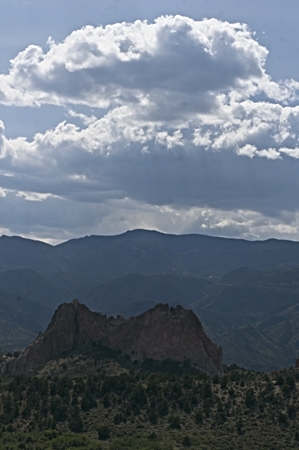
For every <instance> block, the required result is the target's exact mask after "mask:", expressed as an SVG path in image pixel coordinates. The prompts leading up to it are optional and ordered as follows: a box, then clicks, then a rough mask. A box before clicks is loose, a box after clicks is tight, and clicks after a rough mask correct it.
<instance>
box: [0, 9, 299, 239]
mask: <svg viewBox="0 0 299 450" xmlns="http://www.w3.org/2000/svg"><path fill="white" fill-rule="evenodd" d="M267 54H268V51H267V50H266V49H265V48H264V47H262V46H260V45H259V44H258V42H257V41H256V40H255V39H254V36H253V35H252V34H251V32H250V31H249V30H248V28H247V27H246V26H245V25H240V24H229V23H227V22H220V21H217V20H216V19H212V20H204V21H201V22H196V21H194V20H192V19H189V18H184V17H180V16H176V17H161V18H159V19H157V20H156V22H155V23H151V24H149V23H147V22H140V21H139V22H135V23H133V24H125V23H122V24H115V25H111V26H107V27H106V28H103V27H98V28H94V27H85V28H83V29H82V30H78V31H75V32H73V33H72V34H71V35H70V36H68V37H67V38H66V40H65V41H63V42H61V43H55V42H53V41H51V40H49V49H48V51H46V52H45V51H43V50H42V49H41V48H40V47H37V46H30V47H28V48H27V49H25V50H24V51H23V52H21V53H19V55H17V57H16V58H15V59H14V60H13V61H12V62H11V70H10V72H9V73H8V74H6V75H4V74H2V75H0V103H2V104H3V105H6V107H9V105H11V106H12V107H14V108H15V107H21V106H27V107H34V106H35V107H38V106H40V105H56V107H61V108H63V109H64V111H68V118H67V120H66V121H65V122H61V123H59V124H57V126H56V127H54V128H52V129H49V130H48V131H46V132H43V133H38V134H36V135H35V136H34V137H33V138H32V139H30V140H28V139H26V138H22V137H18V138H12V139H8V138H7V137H6V135H5V128H4V125H1V136H0V158H1V160H0V163H1V165H0V187H1V188H0V209H1V217H2V221H1V227H2V228H1V229H2V230H3V231H6V230H8V231H10V232H20V233H23V234H27V235H28V234H30V232H31V234H32V233H33V234H34V235H35V236H40V237H42V238H46V237H48V236H52V237H53V239H63V238H67V237H71V236H72V233H73V234H88V232H103V233H109V232H121V231H124V230H125V229H126V228H134V227H137V226H144V227H151V228H158V229H163V230H164V231H172V232H188V231H200V232H209V233H214V234H217V233H218V234H226V235H232V234H234V235H242V236H245V237H249V238H252V237H267V236H269V235H277V236H279V235H280V236H284V237H285V236H290V237H292V238H294V237H295V236H297V233H298V229H299V222H298V215H297V211H298V203H297V201H296V192H298V188H299V181H298V177H297V170H298V161H297V160H298V159H299V142H298V141H299V121H298V117H299V106H297V103H298V86H299V84H298V82H297V81H294V80H286V81H281V82H280V83H276V82H274V81H272V80H271V77H270V76H269V75H268V74H267V73H266V71H265V61H266V58H267ZM83 107H84V108H85V109H84V111H85V112H84V113H82V108H83ZM80 108H81V110H80ZM89 108H90V109H89ZM86 111H87V112H88V111H90V113H87V114H86ZM66 230H68V231H66Z"/></svg>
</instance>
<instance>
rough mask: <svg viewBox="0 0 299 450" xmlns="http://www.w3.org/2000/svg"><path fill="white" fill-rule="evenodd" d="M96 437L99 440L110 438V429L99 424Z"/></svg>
mask: <svg viewBox="0 0 299 450" xmlns="http://www.w3.org/2000/svg"><path fill="white" fill-rule="evenodd" d="M98 437H99V440H100V441H106V440H107V439H109V438H110V430H109V428H108V427H107V426H106V425H101V426H100V427H99V428H98Z"/></svg>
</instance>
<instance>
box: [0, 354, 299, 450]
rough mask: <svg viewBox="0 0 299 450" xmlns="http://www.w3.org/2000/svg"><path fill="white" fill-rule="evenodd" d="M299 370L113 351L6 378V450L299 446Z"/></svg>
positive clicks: (1, 443)
mask: <svg viewBox="0 0 299 450" xmlns="http://www.w3.org/2000/svg"><path fill="white" fill-rule="evenodd" d="M298 400H299V371H298V370H295V369H289V370H282V371H279V372H273V373H272V374H270V375H266V374H263V373H256V372H253V371H247V370H244V369H241V368H239V367H237V366H230V367H227V368H226V374H225V376H224V377H223V378H221V379H220V378H218V376H216V377H214V378H212V379H211V378H209V377H208V376H207V375H205V374H203V373H199V372H197V371H195V370H194V369H192V368H191V367H190V366H189V365H188V364H187V363H186V364H184V365H183V366H179V365H178V364H176V363H171V362H167V361H165V362H163V363H155V362H154V361H147V362H146V363H144V364H143V365H138V364H134V362H130V361H129V359H127V358H126V357H124V356H121V355H118V354H116V353H114V352H111V351H106V350H105V349H103V348H93V349H92V350H91V351H90V352H89V353H88V352H85V354H84V355H80V354H73V355H71V357H68V358H65V359H61V360H57V361H53V362H52V363H49V364H48V365H47V366H45V367H44V368H43V369H42V370H41V371H40V372H39V373H37V374H35V375H34V376H33V375H32V376H18V377H14V378H10V377H5V376H2V377H1V378H0V448H1V449H2V448H3V449H7V450H9V449H10V450H14V449H32V450H33V449H35V450H38V449H54V450H55V449H56V450H64V449H65V450H66V449H75V448H76V449H78V448H80V449H83V448H84V449H94V450H99V449H103V450H105V449H106V450H122V449H140V450H141V449H142V450H146V449H148V450H151V449H153V450H171V449H173V450H175V449H184V448H186V447H189V448H193V449H202V450H209V449H216V450H218V449H219V450H220V449H221V450H228V449H250V450H251V449H282V448H283V449H296V448H298V445H299V432H298V431H297V430H298V424H299V411H298Z"/></svg>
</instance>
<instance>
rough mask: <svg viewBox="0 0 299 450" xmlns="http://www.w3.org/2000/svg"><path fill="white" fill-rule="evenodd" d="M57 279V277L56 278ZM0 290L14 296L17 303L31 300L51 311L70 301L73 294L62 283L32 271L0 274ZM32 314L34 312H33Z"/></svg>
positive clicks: (8, 271)
mask: <svg viewBox="0 0 299 450" xmlns="http://www.w3.org/2000/svg"><path fill="white" fill-rule="evenodd" d="M57 278H58V279H59V277H58V276H57ZM0 289H3V290H5V291H7V292H11V293H13V294H15V296H16V297H17V298H18V300H19V301H22V300H23V299H27V300H33V301H35V302H37V303H39V304H44V305H45V306H47V307H48V308H49V310H51V311H53V308H54V307H57V306H58V305H59V304H60V303H63V302H66V301H69V300H72V299H73V297H74V293H73V291H72V289H71V287H69V286H65V285H64V284H63V282H59V281H58V280H57V281H52V280H51V279H47V277H46V276H44V275H41V274H40V273H38V272H36V271H34V270H32V269H18V270H7V271H3V272H0ZM33 313H34V311H33Z"/></svg>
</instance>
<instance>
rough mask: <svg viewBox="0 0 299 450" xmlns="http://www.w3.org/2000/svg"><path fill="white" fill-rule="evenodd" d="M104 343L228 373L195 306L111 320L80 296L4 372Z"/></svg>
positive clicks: (139, 355) (22, 370) (140, 356)
mask: <svg viewBox="0 0 299 450" xmlns="http://www.w3.org/2000/svg"><path fill="white" fill-rule="evenodd" d="M100 341H101V343H102V344H103V345H105V346H106V347H108V348H110V349H113V350H120V351H121V352H122V353H124V354H127V355H130V357H131V358H132V359H134V360H138V361H144V360H145V359H146V358H152V359H153V360H157V361H163V360H165V359H170V360H175V361H179V362H183V361H185V360H189V361H190V362H191V363H192V364H194V365H195V366H196V367H197V368H198V369H199V370H202V371H204V372H206V373H208V374H209V375H215V374H219V375H221V374H222V350H221V347H217V346H216V345H215V344H213V343H212V342H211V340H210V339H209V338H208V336H207V335H206V334H205V332H204V330H203V328H202V326H201V323H200V321H199V320H198V318H197V316H196V315H195V314H194V313H193V312H192V311H191V310H185V309H183V308H182V307H181V306H177V307H176V308H173V307H169V306H168V305H164V304H158V305H156V306H155V307H154V308H152V309H150V310H148V311H146V312H145V313H143V314H141V315H139V316H137V317H131V318H129V319H125V318H124V317H122V316H118V317H117V318H114V317H108V318H107V317H106V316H105V315H102V314H100V313H97V312H92V311H90V310H89V309H88V308H87V307H86V306H85V305H83V304H81V303H79V302H78V300H73V301H72V302H71V303H64V304H62V305H60V306H59V307H58V309H57V310H56V311H55V313H54V315H53V317H52V320H51V322H50V324H49V326H48V328H47V329H46V331H45V333H43V334H41V335H39V336H38V337H37V338H36V339H35V340H34V341H33V342H32V344H31V345H29V347H27V349H26V350H25V351H24V352H23V353H21V355H20V356H19V357H18V358H10V359H9V360H7V361H5V362H3V363H2V364H1V365H0V371H1V372H9V373H12V374H21V373H28V372H30V371H34V370H36V369H37V368H39V367H41V366H42V365H43V364H46V363H47V362H48V361H51V360H53V359H56V358H59V357H60V356H62V355H63V354H66V353H67V352H70V351H72V350H74V349H75V348H78V347H80V346H82V345H86V344H89V343H92V342H100Z"/></svg>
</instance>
